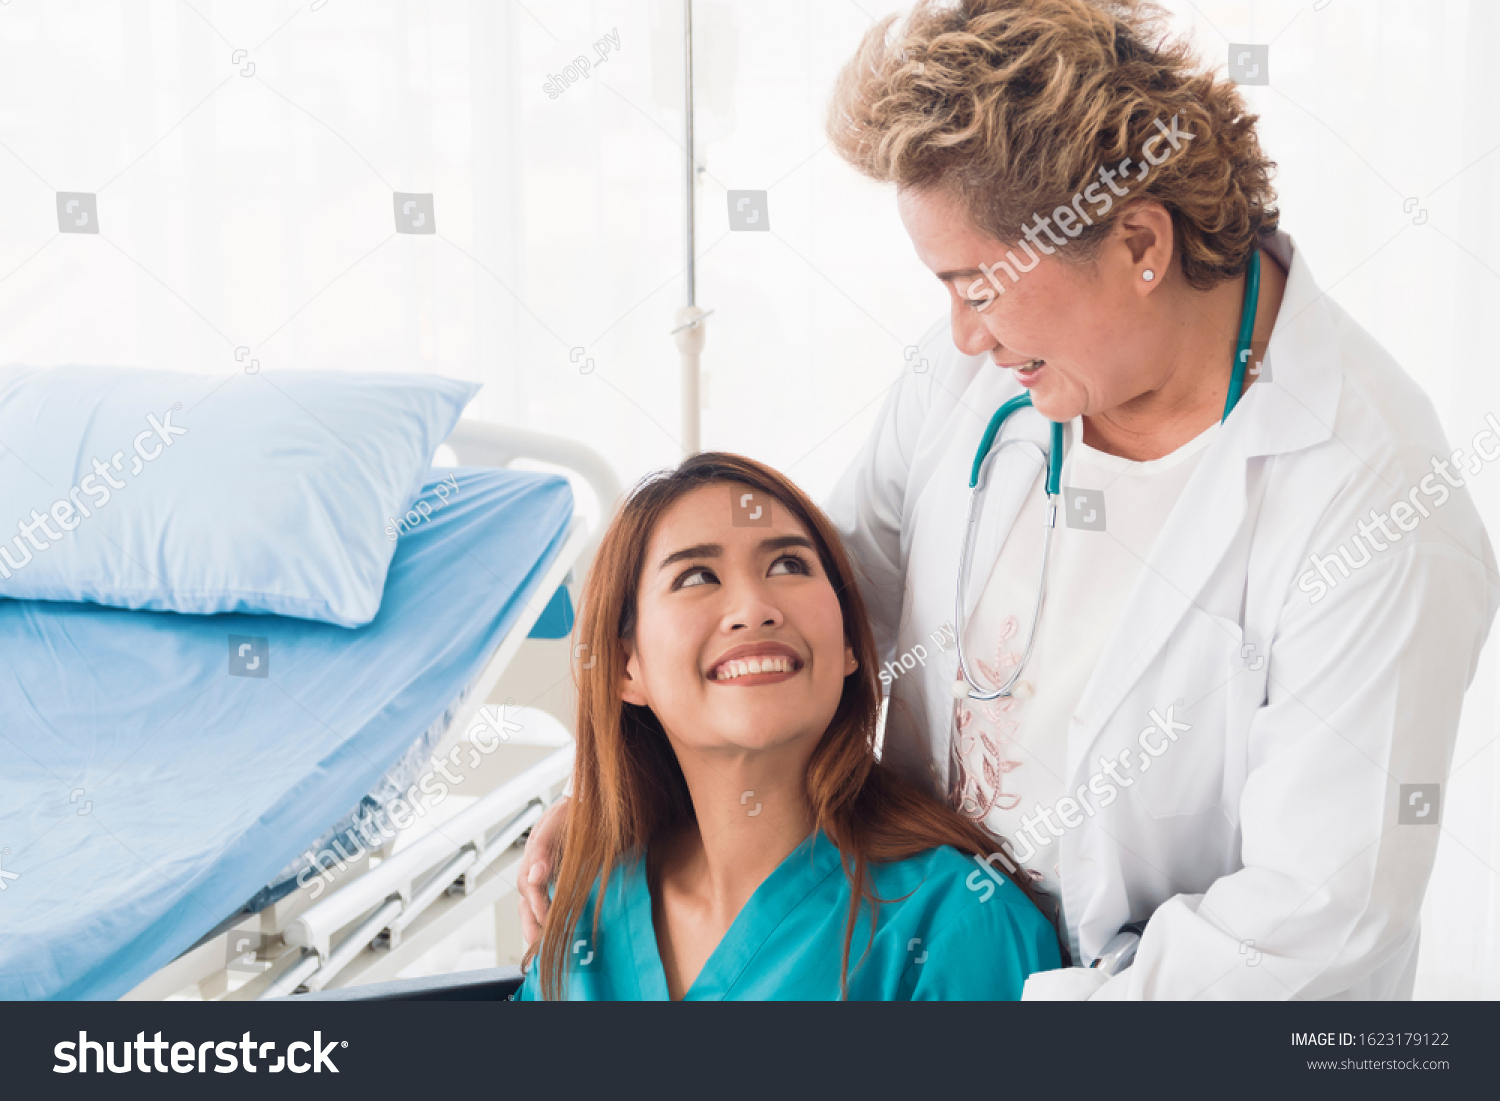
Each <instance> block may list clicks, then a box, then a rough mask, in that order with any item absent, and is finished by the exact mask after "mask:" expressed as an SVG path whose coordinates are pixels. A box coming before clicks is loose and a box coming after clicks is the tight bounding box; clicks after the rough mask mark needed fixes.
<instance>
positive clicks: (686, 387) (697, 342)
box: [672, 0, 713, 458]
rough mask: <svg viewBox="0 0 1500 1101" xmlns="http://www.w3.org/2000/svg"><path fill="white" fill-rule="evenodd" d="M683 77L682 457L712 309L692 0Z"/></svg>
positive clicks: (696, 425)
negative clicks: (701, 241) (706, 297)
mask: <svg viewBox="0 0 1500 1101" xmlns="http://www.w3.org/2000/svg"><path fill="white" fill-rule="evenodd" d="M682 37H683V76H682V117H683V148H684V150H685V152H686V154H687V159H686V179H685V181H684V184H685V187H684V202H683V206H684V210H685V213H686V219H685V222H684V225H683V231H684V232H683V236H684V239H685V243H686V246H687V305H686V306H683V307H682V308H681V309H679V310H678V311H677V315H676V319H675V324H676V326H677V327H676V328H674V329H673V330H672V335H674V336H675V337H676V338H677V350H678V352H679V353H681V355H682V382H681V391H682V452H683V456H684V458H685V457H687V456H688V455H693V454H696V453H697V452H698V451H700V450H702V416H701V412H700V411H701V409H702V395H701V392H700V389H699V382H700V379H701V378H702V375H701V374H700V370H701V368H700V363H699V361H700V357H701V356H702V353H703V340H704V336H705V333H704V321H703V319H704V318H705V317H707V316H708V315H709V314H710V313H712V312H713V311H712V310H707V311H705V310H701V309H699V308H698V305H697V290H698V288H697V257H696V247H697V241H696V234H695V231H696V225H695V221H696V219H695V217H694V215H695V211H696V207H697V198H698V166H697V164H696V163H695V161H694V156H693V0H682Z"/></svg>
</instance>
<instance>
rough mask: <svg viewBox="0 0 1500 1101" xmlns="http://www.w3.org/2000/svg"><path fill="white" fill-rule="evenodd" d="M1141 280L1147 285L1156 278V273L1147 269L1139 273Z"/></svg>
mask: <svg viewBox="0 0 1500 1101" xmlns="http://www.w3.org/2000/svg"><path fill="white" fill-rule="evenodd" d="M1141 278H1142V279H1144V280H1145V281H1146V282H1148V283H1149V282H1151V280H1153V279H1155V278H1156V272H1154V271H1152V270H1151V269H1150V268H1147V269H1146V270H1145V271H1143V272H1141Z"/></svg>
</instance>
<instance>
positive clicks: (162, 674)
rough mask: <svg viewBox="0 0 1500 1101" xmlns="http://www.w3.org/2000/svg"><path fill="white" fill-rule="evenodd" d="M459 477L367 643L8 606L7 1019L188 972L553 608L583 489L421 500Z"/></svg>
mask: <svg viewBox="0 0 1500 1101" xmlns="http://www.w3.org/2000/svg"><path fill="white" fill-rule="evenodd" d="M449 476H451V477H452V482H451V483H450V486H449V492H448V493H447V495H446V497H447V503H446V504H444V505H442V507H438V508H434V509H433V510H432V511H431V512H430V514H429V515H427V516H425V517H422V518H421V519H420V521H419V522H417V523H415V524H413V525H412V526H411V527H410V529H409V530H405V531H403V532H402V533H401V534H400V536H399V539H398V544H397V549H396V554H395V558H394V560H393V561H392V563H391V569H390V574H389V576H388V577H387V580H386V586H385V595H384V598H383V601H382V604H381V608H380V613H379V615H377V616H376V618H375V620H374V621H373V622H372V623H370V624H369V625H368V626H366V627H362V628H358V629H355V630H350V629H348V628H344V627H338V626H333V625H330V624H325V623H319V622H314V621H311V620H302V619H290V618H284V617H281V616H265V615H215V616H195V615H178V614H175V613H170V612H160V613H158V612H140V611H126V610H121V609H115V608H105V607H101V606H97V605H90V604H66V603H52V602H47V601H15V600H0V888H3V889H0V998H4V999H17V998H27V999H37V998H54V999H79V998H116V997H119V996H120V995H121V994H124V993H126V992H127V991H129V990H130V989H131V988H132V987H134V986H136V985H137V984H138V983H140V982H141V981H142V980H143V979H145V978H146V977H148V976H149V975H150V974H151V973H152V972H153V971H155V970H156V969H157V968H159V967H161V966H163V965H164V964H166V963H168V962H170V961H171V960H172V959H173V958H174V957H176V956H177V955H178V954H179V953H180V952H182V951H183V950H184V949H185V948H187V947H189V946H191V945H192V944H193V943H194V942H195V941H197V940H198V939H199V938H200V937H201V936H203V935H204V934H205V933H207V932H208V931H210V930H212V929H213V928H214V927H215V926H216V925H218V924H219V922H220V921H221V920H222V919H223V918H225V917H226V915H228V914H230V913H232V912H234V910H235V909H236V908H237V907H238V906H240V904H242V903H243V902H244V901H245V900H246V899H247V898H249V897H250V896H251V895H253V894H254V893H255V892H256V891H257V890H259V889H260V888H262V887H263V886H264V885H265V884H266V883H267V882H268V881H270V879H271V878H272V876H273V875H275V874H276V872H277V871H278V870H279V869H281V868H283V867H284V866H285V865H286V864H287V863H288V861H290V860H292V859H293V858H295V857H296V855H297V854H298V853H299V852H300V851H302V849H304V848H306V846H307V844H308V843H309V842H310V841H311V840H312V839H314V838H316V837H317V836H318V834H319V833H320V832H321V831H323V830H324V829H325V828H327V827H328V826H329V825H330V824H331V823H332V822H334V821H335V820H336V819H338V817H339V815H340V814H341V813H343V812H345V811H347V810H348V809H349V808H350V807H351V806H353V805H355V804H356V803H358V802H359V800H360V798H361V796H363V795H364V794H365V793H366V792H368V791H369V790H370V789H371V787H372V785H373V784H375V783H376V782H377V781H378V780H379V778H380V777H381V775H382V774H383V773H384V772H385V770H386V769H388V768H390V767H391V766H392V765H393V763H395V762H396V761H398V760H399V759H400V758H401V756H402V755H403V753H404V752H405V751H406V750H407V749H408V747H409V746H410V745H411V744H412V742H413V741H414V740H415V739H416V738H417V737H418V736H420V735H421V734H422V733H423V732H424V731H425V730H426V729H427V728H428V727H429V726H430V725H431V724H432V723H433V722H434V721H435V720H436V719H437V718H438V717H439V716H441V715H442V714H443V712H444V710H445V709H446V708H447V707H448V706H449V705H450V704H451V703H452V702H453V701H454V700H455V699H456V698H457V697H458V696H459V695H460V694H461V693H462V692H463V691H464V689H465V687H466V686H467V685H468V684H469V683H470V682H471V681H472V679H473V678H474V677H475V676H476V675H477V674H478V672H479V670H480V669H481V668H482V666H483V664H484V662H485V660H486V659H487V658H488V657H489V655H490V654H491V653H492V652H493V650H494V648H495V646H496V645H498V643H499V641H500V639H501V638H502V637H503V636H504V635H505V633H506V632H507V631H508V630H509V629H510V627H511V626H512V625H513V623H514V622H515V621H516V619H517V617H518V616H519V615H520V614H521V611H522V610H523V608H524V607H525V606H526V605H527V604H528V603H530V604H532V605H533V606H534V605H536V604H546V603H547V601H548V599H549V598H550V597H551V596H552V594H551V593H549V592H542V591H540V588H539V586H540V582H541V577H542V574H543V572H544V571H545V569H546V568H547V566H548V565H550V563H551V562H552V560H553V559H554V558H555V557H556V555H557V553H558V551H559V550H560V549H561V546H562V542H563V539H564V537H565V534H566V529H567V526H568V522H569V520H570V519H571V517H572V514H573V498H572V493H571V491H570V489H569V488H568V483H567V480H566V479H564V478H560V477H557V476H555V475H544V474H533V473H524V472H518V471H506V470H490V469H465V468H459V469H454V470H443V471H434V472H433V476H432V479H431V481H430V482H429V483H428V487H427V488H426V489H424V492H423V494H422V495H421V496H420V497H419V499H427V500H429V501H431V502H433V503H434V504H435V503H436V502H437V501H438V500H439V499H440V498H441V497H442V496H443V495H442V494H438V493H434V492H431V490H433V489H435V487H436V485H437V484H438V482H439V480H440V477H441V478H448V477H449ZM455 489H456V492H454V491H453V490H455ZM286 553H287V554H289V555H290V554H295V553H296V541H295V536H294V535H289V536H288V540H287V545H286ZM231 636H234V641H231ZM245 640H250V641H248V642H247V641H245ZM257 659H259V660H257Z"/></svg>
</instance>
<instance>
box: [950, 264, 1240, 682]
mask: <svg viewBox="0 0 1500 1101" xmlns="http://www.w3.org/2000/svg"><path fill="white" fill-rule="evenodd" d="M1259 295H1260V250H1259V249H1257V250H1256V251H1255V252H1254V253H1252V254H1251V257H1250V271H1249V275H1248V277H1247V278H1246V280H1245V301H1244V303H1243V304H1242V305H1241V307H1240V334H1239V341H1238V343H1237V345H1236V347H1235V355H1234V367H1233V369H1232V371H1231V372H1230V376H1229V397H1228V398H1227V399H1226V400H1225V402H1224V415H1223V416H1222V417H1220V418H1219V422H1220V423H1221V424H1222V423H1223V422H1224V421H1225V420H1227V419H1228V418H1229V414H1230V413H1231V412H1233V411H1234V407H1235V404H1236V403H1237V402H1238V401H1239V399H1240V391H1241V390H1242V389H1243V388H1244V385H1245V364H1246V363H1247V362H1248V361H1249V359H1250V335H1251V333H1253V332H1254V331H1255V306H1256V300H1257V298H1258V297H1259ZM1030 405H1031V395H1030V394H1029V393H1026V394H1022V395H1020V396H1019V397H1014V398H1011V399H1010V400H1009V401H1007V402H1006V403H1005V404H1004V405H1002V406H1000V408H999V409H997V410H995V415H994V416H993V417H991V418H990V423H989V424H988V425H987V426H986V427H985V430H984V435H983V436H982V437H980V440H979V449H978V450H977V451H976V452H975V453H974V465H973V467H972V469H971V470H970V472H969V518H968V524H967V526H966V527H965V528H964V542H963V549H962V550H961V551H960V552H959V555H958V600H957V604H956V606H955V608H954V612H953V624H954V632H953V639H954V644H955V646H956V647H957V649H958V671H959V673H960V674H961V675H962V677H963V679H962V680H957V681H954V682H953V695H954V697H955V698H957V699H963V698H964V697H966V696H967V697H968V698H969V699H971V700H996V699H1000V698H1001V697H1005V696H1014V695H1022V696H1025V695H1030V692H1026V691H1022V692H1019V693H1018V692H1017V691H1016V689H1017V687H1018V683H1017V682H1019V681H1020V679H1021V673H1022V672H1023V671H1024V670H1025V668H1026V663H1027V661H1029V660H1030V659H1031V649H1032V646H1033V645H1034V644H1035V643H1036V628H1037V624H1038V622H1039V621H1040V620H1041V616H1042V600H1043V598H1044V597H1045V596H1046V594H1047V558H1048V552H1049V551H1050V550H1051V548H1052V529H1053V528H1055V527H1056V526H1057V494H1058V490H1059V488H1060V486H1061V484H1062V468H1063V426H1062V425H1061V424H1058V423H1056V422H1055V421H1054V422H1051V429H1052V446H1051V448H1050V450H1049V452H1048V453H1047V454H1045V455H1044V454H1043V453H1042V449H1041V448H1040V447H1038V446H1037V445H1036V444H1034V443H1032V442H1031V441H1030V440H1022V439H1012V440H1002V441H1000V443H999V444H998V445H997V444H996V443H995V439H996V437H997V436H999V435H1000V429H1001V428H1002V427H1003V426H1004V425H1005V422H1006V420H1007V419H1008V418H1009V417H1010V415H1011V414H1012V413H1014V412H1015V411H1016V410H1017V409H1023V408H1027V407H1029V406H1030ZM1012 446H1019V447H1029V448H1031V449H1032V451H1034V452H1035V453H1036V455H1037V457H1038V458H1039V459H1040V460H1041V461H1043V462H1045V463H1046V465H1047V484H1046V489H1047V511H1046V517H1045V519H1044V520H1043V526H1042V567H1041V572H1040V575H1039V576H1038V578H1037V583H1036V603H1035V605H1033V607H1032V609H1031V627H1030V629H1029V630H1028V631H1027V632H1026V645H1025V647H1024V648H1023V649H1022V651H1021V660H1020V662H1019V663H1018V664H1017V665H1016V667H1015V670H1014V671H1013V672H1012V673H1011V675H1010V678H1009V679H1008V680H1007V681H1006V682H1005V683H1004V684H1002V685H1001V686H1000V687H999V688H995V689H986V688H982V687H980V685H979V683H978V682H977V681H976V680H975V679H974V677H973V675H972V674H971V673H970V672H969V664H968V662H967V661H966V660H965V659H964V643H963V638H964V595H965V594H966V593H967V592H968V584H969V551H970V548H971V545H972V544H973V541H974V529H975V528H976V527H977V526H978V524H979V514H980V507H981V501H982V499H983V494H984V486H985V479H986V477H987V475H988V473H989V466H990V462H989V460H990V459H991V458H992V457H993V456H994V455H996V454H997V453H998V452H999V451H1000V450H1001V449H1002V448H1005V447H1012Z"/></svg>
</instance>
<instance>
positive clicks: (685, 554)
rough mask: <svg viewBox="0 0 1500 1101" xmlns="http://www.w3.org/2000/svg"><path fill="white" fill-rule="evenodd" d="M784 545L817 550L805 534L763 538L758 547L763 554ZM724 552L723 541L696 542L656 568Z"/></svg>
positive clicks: (665, 559) (667, 558) (664, 567)
mask: <svg viewBox="0 0 1500 1101" xmlns="http://www.w3.org/2000/svg"><path fill="white" fill-rule="evenodd" d="M784 547H806V548H807V549H808V550H810V551H814V552H816V551H817V549H818V548H817V547H815V546H813V544H812V540H811V539H809V538H807V536H805V535H777V536H774V537H773V538H770V539H762V540H761V541H760V545H759V546H758V547H757V548H756V549H757V550H759V551H760V552H761V553H762V554H764V553H766V552H768V551H775V550H781V549H782V548H784ZM723 553H724V544H722V543H696V544H694V545H693V546H691V547H683V548H682V550H680V551H673V552H672V553H671V554H669V555H667V556H666V557H665V558H663V559H662V560H661V564H660V565H659V566H657V567H656V568H657V569H658V570H664V569H666V568H667V567H668V566H670V565H672V564H673V563H674V562H681V561H683V560H684V559H686V558H718V557H720V556H721V555H722V554H723Z"/></svg>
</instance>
